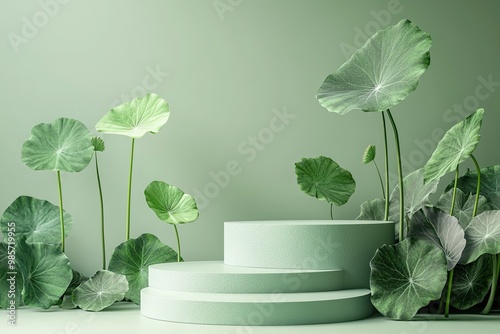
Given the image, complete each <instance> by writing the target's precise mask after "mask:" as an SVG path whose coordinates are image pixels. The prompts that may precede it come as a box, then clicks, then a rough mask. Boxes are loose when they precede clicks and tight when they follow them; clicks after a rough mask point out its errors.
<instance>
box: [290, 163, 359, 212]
mask: <svg viewBox="0 0 500 334" xmlns="http://www.w3.org/2000/svg"><path fill="white" fill-rule="evenodd" d="M295 174H296V175H297V183H298V184H299V187H300V189H301V190H302V191H303V192H305V193H306V194H308V195H309V196H312V197H316V198H317V199H319V200H324V201H327V202H328V203H333V204H335V205H337V206H341V205H344V204H345V203H347V201H348V200H349V197H351V195H352V194H353V193H354V190H355V189H356V182H355V181H354V179H353V178H352V175H351V173H350V172H349V171H347V170H345V169H343V168H341V167H340V166H339V165H338V164H337V163H336V162H335V161H333V160H332V159H330V158H327V157H324V156H319V157H317V158H311V159H310V158H303V159H302V161H300V162H297V163H296V164H295Z"/></svg>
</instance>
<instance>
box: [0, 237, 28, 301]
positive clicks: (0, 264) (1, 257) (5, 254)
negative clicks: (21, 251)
mask: <svg viewBox="0 0 500 334" xmlns="http://www.w3.org/2000/svg"><path fill="white" fill-rule="evenodd" d="M15 251H16V247H15V244H13V243H11V244H10V245H9V244H7V243H3V242H0V309H6V308H8V307H9V306H10V305H11V304H10V303H11V302H14V303H15V306H16V307H19V306H21V291H22V288H23V278H22V276H21V274H20V273H17V274H13V273H15V272H16V270H17V269H16V264H15V258H16V255H15ZM11 287H13V288H14V290H15V293H14V294H13V295H12V292H11V291H12V290H13V289H11Z"/></svg>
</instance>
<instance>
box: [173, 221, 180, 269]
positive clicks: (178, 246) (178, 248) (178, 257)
mask: <svg viewBox="0 0 500 334" xmlns="http://www.w3.org/2000/svg"><path fill="white" fill-rule="evenodd" d="M174 229H175V237H176V238H177V262H181V239H180V238H179V231H178V230H177V225H175V224H174Z"/></svg>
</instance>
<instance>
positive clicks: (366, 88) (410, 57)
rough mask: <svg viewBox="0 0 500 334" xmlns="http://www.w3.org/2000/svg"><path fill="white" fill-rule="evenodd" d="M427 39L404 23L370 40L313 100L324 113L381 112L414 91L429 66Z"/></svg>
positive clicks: (414, 28) (413, 27) (414, 27)
mask: <svg viewBox="0 0 500 334" xmlns="http://www.w3.org/2000/svg"><path fill="white" fill-rule="evenodd" d="M431 44H432V41H431V38H430V36H429V35H428V34H427V33H425V32H423V31H422V30H420V28H419V27H417V26H416V25H415V24H413V23H411V22H410V21H408V20H402V21H400V22H399V23H398V24H396V25H393V26H389V27H387V28H385V29H383V30H381V31H379V32H377V33H376V34H375V35H374V36H373V37H371V38H370V39H369V40H368V41H367V42H366V44H365V45H364V46H363V47H362V48H361V49H359V50H358V51H356V52H355V53H354V54H353V55H352V57H351V59H349V60H348V61H347V62H346V63H345V64H344V65H342V66H341V67H340V68H339V69H338V70H337V71H336V72H335V73H333V74H330V75H329V76H328V77H327V78H326V79H325V81H324V82H323V84H322V85H321V87H320V89H319V90H318V93H317V94H316V98H317V99H318V101H319V103H320V104H321V105H322V106H323V107H325V108H326V109H327V110H328V111H331V112H336V113H339V114H345V113H347V112H349V111H350V110H353V109H362V110H364V111H384V110H386V109H388V108H391V107H393V106H394V105H396V104H398V103H399V102H401V101H403V100H404V99H405V98H406V97H407V96H408V95H409V94H410V93H411V92H412V91H414V90H415V89H416V88H417V85H418V79H419V78H420V76H421V75H422V74H423V73H424V72H425V70H426V69H427V67H428V66H429V63H430V55H429V49H430V47H431Z"/></svg>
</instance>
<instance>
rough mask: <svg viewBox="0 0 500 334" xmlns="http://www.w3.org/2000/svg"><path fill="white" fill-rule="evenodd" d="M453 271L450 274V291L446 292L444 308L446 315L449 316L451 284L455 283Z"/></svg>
mask: <svg viewBox="0 0 500 334" xmlns="http://www.w3.org/2000/svg"><path fill="white" fill-rule="evenodd" d="M453 272H454V269H452V270H451V271H450V273H449V275H448V292H447V293H446V306H445V308H444V317H445V318H448V317H449V316H450V299H451V286H452V285H453Z"/></svg>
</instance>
